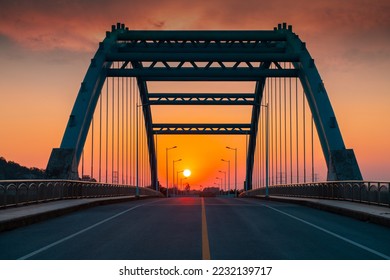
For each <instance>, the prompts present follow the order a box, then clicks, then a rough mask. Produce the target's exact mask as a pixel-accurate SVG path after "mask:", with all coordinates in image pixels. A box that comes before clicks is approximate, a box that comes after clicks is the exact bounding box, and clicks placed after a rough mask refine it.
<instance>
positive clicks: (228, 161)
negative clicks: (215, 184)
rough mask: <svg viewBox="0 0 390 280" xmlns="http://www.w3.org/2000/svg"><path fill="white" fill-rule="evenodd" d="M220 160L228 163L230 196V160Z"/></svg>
mask: <svg viewBox="0 0 390 280" xmlns="http://www.w3.org/2000/svg"><path fill="white" fill-rule="evenodd" d="M221 160H222V161H224V162H227V163H228V196H230V160H225V159H221Z"/></svg>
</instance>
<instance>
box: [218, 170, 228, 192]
mask: <svg viewBox="0 0 390 280" xmlns="http://www.w3.org/2000/svg"><path fill="white" fill-rule="evenodd" d="M218 172H220V173H224V174H225V188H224V191H225V192H226V171H221V170H219V171H218Z"/></svg>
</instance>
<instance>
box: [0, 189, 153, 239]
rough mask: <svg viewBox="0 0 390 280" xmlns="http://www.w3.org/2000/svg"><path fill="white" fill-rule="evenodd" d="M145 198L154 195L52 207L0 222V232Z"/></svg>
mask: <svg viewBox="0 0 390 280" xmlns="http://www.w3.org/2000/svg"><path fill="white" fill-rule="evenodd" d="M147 198H154V197H149V196H140V197H138V198H136V197H135V196H132V197H119V198H112V197H111V198H108V199H101V200H93V201H89V202H85V203H82V204H79V205H72V206H68V207H63V208H59V209H53V210H50V211H46V212H42V213H36V214H32V215H27V216H23V217H18V218H14V219H9V220H6V221H3V222H0V232H3V231H8V230H13V229H15V228H18V227H22V226H27V225H31V224H34V223H38V222H41V221H45V220H48V219H51V218H56V217H59V216H63V215H66V214H69V213H72V212H75V211H79V210H84V209H88V208H92V207H95V206H102V205H108V204H114V203H121V202H128V201H133V200H140V199H147ZM0 213H1V212H0Z"/></svg>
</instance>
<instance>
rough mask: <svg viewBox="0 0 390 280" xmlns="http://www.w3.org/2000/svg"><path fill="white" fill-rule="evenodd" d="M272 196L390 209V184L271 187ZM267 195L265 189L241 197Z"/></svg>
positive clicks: (340, 182) (319, 184)
mask: <svg viewBox="0 0 390 280" xmlns="http://www.w3.org/2000/svg"><path fill="white" fill-rule="evenodd" d="M268 191H269V192H268V193H269V195H270V196H273V195H274V196H290V197H306V198H319V199H334V200H345V201H354V202H361V203H368V204H375V205H381V206H387V207H390V182H373V181H335V182H315V183H302V184H291V185H275V186H269V188H268ZM256 195H265V187H261V188H258V189H254V190H250V191H247V192H245V193H243V194H241V196H247V197H248V196H249V197H251V196H256Z"/></svg>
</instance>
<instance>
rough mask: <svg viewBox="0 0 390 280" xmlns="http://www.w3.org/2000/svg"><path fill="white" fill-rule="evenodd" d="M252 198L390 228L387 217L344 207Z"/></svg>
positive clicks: (291, 200)
mask: <svg viewBox="0 0 390 280" xmlns="http://www.w3.org/2000/svg"><path fill="white" fill-rule="evenodd" d="M252 198H257V199H262V200H270V201H277V202H284V203H294V204H299V205H303V206H307V207H311V208H315V209H319V210H322V211H327V212H331V213H335V214H339V215H342V216H346V217H350V218H353V219H356V220H360V221H364V222H370V223H374V224H378V225H381V226H385V227H390V219H389V218H387V217H382V216H379V215H375V214H371V213H367V212H363V211H357V210H352V209H347V208H344V207H338V206H334V205H328V204H324V203H321V202H314V201H308V200H301V199H294V198H287V197H286V198H284V197H283V198H279V197H268V198H265V197H264V196H255V197H252Z"/></svg>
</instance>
